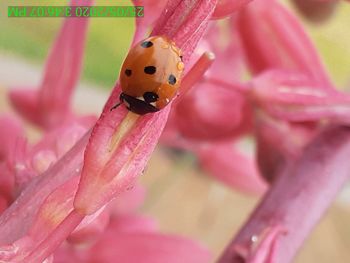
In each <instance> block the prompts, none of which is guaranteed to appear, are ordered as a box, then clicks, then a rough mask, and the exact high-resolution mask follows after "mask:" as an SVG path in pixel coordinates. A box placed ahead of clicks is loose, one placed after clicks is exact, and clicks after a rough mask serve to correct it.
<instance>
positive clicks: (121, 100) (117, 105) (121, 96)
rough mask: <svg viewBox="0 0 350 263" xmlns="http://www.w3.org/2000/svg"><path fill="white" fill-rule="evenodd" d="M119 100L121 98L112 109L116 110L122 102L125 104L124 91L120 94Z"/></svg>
mask: <svg viewBox="0 0 350 263" xmlns="http://www.w3.org/2000/svg"><path fill="white" fill-rule="evenodd" d="M119 100H120V102H119V103H117V104H116V105H114V106H113V107H112V108H111V110H110V111H112V110H115V109H116V108H118V107H119V106H120V105H121V104H123V93H121V94H120V96H119Z"/></svg>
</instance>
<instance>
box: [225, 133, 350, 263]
mask: <svg viewBox="0 0 350 263" xmlns="http://www.w3.org/2000/svg"><path fill="white" fill-rule="evenodd" d="M349 156H350V128H349V127H333V128H329V129H327V130H325V131H324V132H322V133H321V134H320V135H319V136H318V137H317V138H316V139H314V140H313V141H312V142H311V144H309V146H308V147H307V148H306V149H305V151H304V153H303V154H302V156H301V158H300V159H299V160H298V161H297V162H295V163H294V164H293V165H290V166H289V167H287V169H286V170H285V172H284V173H283V174H282V175H281V176H279V177H278V179H277V180H276V182H275V183H274V185H273V186H272V188H271V189H270V191H269V192H268V193H267V194H266V196H265V197H264V198H263V200H262V201H261V203H260V205H259V206H258V207H257V208H256V210H255V212H254V213H253V214H252V215H251V217H250V219H249V220H248V221H247V222H246V224H245V225H244V226H243V228H242V229H241V230H240V232H239V233H238V235H237V236H236V237H235V238H234V240H233V241H232V242H231V244H229V246H228V247H227V249H226V250H225V251H224V253H223V255H222V257H221V258H220V260H219V261H218V262H220V263H226V262H230V263H234V262H248V261H246V260H247V258H251V256H252V254H258V253H260V254H261V250H262V249H265V251H264V252H266V250H267V252H271V253H265V254H266V255H269V258H268V259H267V258H266V259H264V260H262V259H260V260H261V261H259V262H283V263H288V262H291V261H292V260H293V257H294V256H295V254H296V252H297V251H298V249H299V248H300V247H301V246H302V244H303V242H304V240H305V239H306V238H307V236H308V234H309V233H310V232H311V230H312V229H313V228H314V226H315V225H316V224H317V222H318V221H319V220H320V218H321V216H322V215H323V214H324V213H325V211H326V210H327V208H328V207H329V206H330V205H331V203H332V201H333V200H334V198H335V197H336V195H337V193H338V192H339V190H340V189H341V187H342V186H343V185H344V184H345V183H346V182H347V181H348V180H349V177H350V162H349ZM271 228H275V229H276V228H280V229H283V231H284V235H280V236H279V237H278V239H277V240H276V241H277V242H271V244H270V246H269V247H268V248H266V246H265V247H263V246H258V247H255V249H254V248H253V247H254V244H253V243H254V242H253V241H252V240H254V239H256V238H255V237H257V236H259V235H260V236H261V235H262V234H263V233H264V232H265V233H267V232H268V231H267V230H268V229H271ZM270 232H271V231H270ZM242 248H243V249H242ZM242 251H243V252H244V253H242ZM249 262H256V261H249Z"/></svg>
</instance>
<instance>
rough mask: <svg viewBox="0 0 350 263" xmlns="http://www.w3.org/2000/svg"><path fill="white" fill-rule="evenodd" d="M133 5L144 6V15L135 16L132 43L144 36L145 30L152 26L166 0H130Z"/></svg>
mask: <svg viewBox="0 0 350 263" xmlns="http://www.w3.org/2000/svg"><path fill="white" fill-rule="evenodd" d="M132 2H133V4H134V6H143V7H144V16H143V17H136V18H135V21H136V29H135V34H134V39H133V42H132V45H134V44H136V43H137V42H139V41H141V40H142V39H143V38H145V35H146V32H147V30H148V29H149V27H150V26H152V25H153V24H154V23H155V22H156V21H157V19H158V18H159V16H160V14H161V12H162V10H163V8H164V7H165V5H166V3H167V1H166V0H147V1H143V0H132Z"/></svg>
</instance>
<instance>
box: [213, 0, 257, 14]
mask: <svg viewBox="0 0 350 263" xmlns="http://www.w3.org/2000/svg"><path fill="white" fill-rule="evenodd" d="M251 1H252V0H219V2H218V4H217V6H216V8H215V10H214V13H213V16H212V18H213V19H221V18H225V17H227V16H230V15H232V14H233V13H234V12H237V11H239V10H240V9H241V8H242V7H243V6H245V5H246V4H248V3H249V2H251Z"/></svg>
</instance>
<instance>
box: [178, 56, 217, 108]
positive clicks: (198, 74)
mask: <svg viewBox="0 0 350 263" xmlns="http://www.w3.org/2000/svg"><path fill="white" fill-rule="evenodd" d="M214 60H215V55H214V54H213V53H211V52H204V53H203V54H202V55H201V57H200V58H199V59H198V60H197V61H196V63H195V64H194V65H193V66H192V68H191V69H190V70H189V71H188V73H187V74H186V75H185V76H184V78H183V80H182V82H181V88H180V93H181V96H180V97H179V98H178V99H177V100H175V101H174V105H177V104H178V103H179V102H180V101H181V99H182V98H183V96H184V95H185V94H186V93H187V92H188V91H189V90H190V89H191V88H192V87H193V86H194V85H195V84H196V83H197V82H198V81H199V80H200V79H201V78H202V77H203V75H204V73H205V72H206V71H207V70H208V69H209V68H210V66H211V65H212V64H213V62H214Z"/></svg>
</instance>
